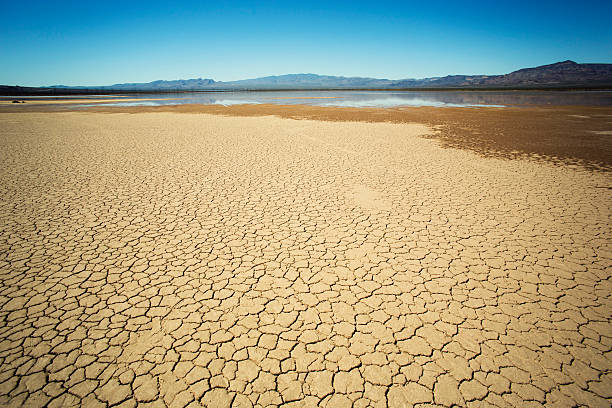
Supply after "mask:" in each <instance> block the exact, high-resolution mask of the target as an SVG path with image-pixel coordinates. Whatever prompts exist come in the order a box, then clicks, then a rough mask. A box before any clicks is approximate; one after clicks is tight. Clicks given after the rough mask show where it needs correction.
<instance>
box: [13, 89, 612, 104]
mask: <svg viewBox="0 0 612 408" xmlns="http://www.w3.org/2000/svg"><path fill="white" fill-rule="evenodd" d="M106 97H109V96H106ZM111 97H112V98H113V99H114V100H116V99H118V98H126V99H130V100H131V101H129V102H128V101H126V102H111V103H104V102H100V103H104V104H105V105H111V106H157V105H182V104H196V103H197V104H205V105H225V106H230V105H238V104H262V103H273V104H281V105H295V104H305V105H315V106H340V107H374V108H392V107H399V106H433V107H485V106H489V107H490V106H493V107H504V106H531V105H550V106H563V105H582V106H612V91H252V92H250V91H237V92H182V93H161V94H151V93H148V94H129V95H126V94H122V95H115V96H111ZM72 98H74V99H82V98H83V96H77V95H75V96H73V97H72ZM20 99H25V100H26V101H27V100H28V99H37V98H20ZM61 99H63V100H65V99H68V98H61ZM133 99H142V101H133ZM147 99H149V100H147ZM150 99H155V100H150ZM98 103H99V102H95V104H96V105H97V104H98ZM83 106H85V105H83ZM86 106H90V105H86Z"/></svg>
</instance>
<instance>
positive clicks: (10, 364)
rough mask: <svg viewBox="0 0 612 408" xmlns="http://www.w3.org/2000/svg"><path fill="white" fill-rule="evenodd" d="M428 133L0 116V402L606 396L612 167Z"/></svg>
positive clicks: (186, 117) (531, 401) (503, 402)
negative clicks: (502, 155) (492, 148)
mask: <svg viewBox="0 0 612 408" xmlns="http://www.w3.org/2000/svg"><path fill="white" fill-rule="evenodd" d="M430 132H431V129H430V128H428V127H426V126H423V125H418V124H389V123H354V122H351V123H348V122H346V123H342V122H317V121H310V120H290V119H280V118H274V117H221V116H213V115H197V114H175V113H139V114H104V113H74V112H73V113H65V112H63V113H23V114H17V113H15V114H2V115H0V143H1V148H0V159H1V160H0V162H1V163H2V166H1V167H0V174H1V182H0V368H1V369H0V405H2V406H49V407H61V406H75V405H83V406H87V407H96V406H100V407H111V406H113V407H114V406H121V407H134V406H142V407H157V406H160V407H161V406H172V407H187V406H188V407H196V406H210V407H229V406H235V407H266V406H280V405H282V406H296V407H304V406H306V407H307V406H328V407H350V406H354V407H369V406H374V407H376V406H381V407H383V406H390V407H404V406H413V405H416V406H442V407H449V406H453V405H457V406H470V407H472V406H473V407H478V406H502V407H504V406H515V407H536V406H560V407H571V406H577V405H578V406H580V405H582V406H591V407H609V406H610V401H611V398H612V364H611V358H612V354H611V346H612V325H611V319H612V299H611V292H612V285H611V282H610V271H611V268H612V244H611V240H612V234H611V227H610V225H611V218H612V213H611V206H610V203H611V202H612V191H611V190H610V189H609V188H601V187H602V186H603V187H609V186H611V185H612V177H611V176H610V173H597V172H591V171H588V170H586V169H582V168H568V167H564V166H559V165H554V164H546V163H542V162H533V161H529V160H513V161H511V160H500V159H495V158H483V157H479V156H477V155H475V154H473V153H471V152H468V151H462V150H455V149H442V148H440V147H439V145H438V144H437V143H436V142H435V141H434V140H430V139H427V138H422V137H419V136H423V135H427V134H428V133H430Z"/></svg>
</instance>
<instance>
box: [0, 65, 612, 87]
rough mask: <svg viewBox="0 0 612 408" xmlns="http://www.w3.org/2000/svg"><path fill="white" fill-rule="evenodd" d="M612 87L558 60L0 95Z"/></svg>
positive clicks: (610, 75) (606, 73) (595, 71)
mask: <svg viewBox="0 0 612 408" xmlns="http://www.w3.org/2000/svg"><path fill="white" fill-rule="evenodd" d="M571 87H579V88H602V87H608V88H612V64H578V63H576V62H574V61H569V60H568V61H563V62H557V63H555V64H550V65H542V66H539V67H535V68H524V69H520V70H518V71H514V72H511V73H509V74H505V75H448V76H445V77H434V78H422V79H399V80H391V79H377V78H362V77H342V76H329V75H316V74H288V75H277V76H267V77H262V78H253V79H243V80H239V81H226V82H222V81H215V80H213V79H202V78H197V79H179V80H173V81H163V80H159V81H153V82H147V83H126V84H115V85H109V86H95V87H83V86H81V87H79V86H72V87H70V86H65V85H54V86H51V87H47V88H26V87H12V86H1V85H0V94H3V95H26V94H45V93H46V94H61V93H86V92H90V93H92V92H93V91H108V92H112V91H115V92H128V91H147V92H155V91H159V92H164V91H165V92H170V91H192V90H193V91H198V90H210V91H213V90H262V89H266V90H274V89H279V90H280V89H411V88H431V89H436V88H467V89H487V88H502V89H504V88H507V89H521V88H524V89H528V88H571Z"/></svg>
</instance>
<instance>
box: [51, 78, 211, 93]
mask: <svg viewBox="0 0 612 408" xmlns="http://www.w3.org/2000/svg"><path fill="white" fill-rule="evenodd" d="M213 84H215V80H214V79H207V78H206V79H202V78H197V79H177V80H174V81H163V80H158V81H153V82H146V83H126V84H115V85H107V86H96V87H85V86H77V87H74V86H73V87H69V86H66V85H52V86H50V87H49V88H54V89H63V88H72V89H75V88H76V89H78V88H80V89H84V88H88V89H89V88H95V89H109V90H120V91H121V90H129V91H169V90H172V91H174V90H180V91H185V90H187V91H190V90H195V89H203V88H206V87H208V86H210V85H213Z"/></svg>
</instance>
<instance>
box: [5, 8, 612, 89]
mask: <svg viewBox="0 0 612 408" xmlns="http://www.w3.org/2000/svg"><path fill="white" fill-rule="evenodd" d="M0 10H1V11H0V59H1V61H2V63H1V64H0V84H9V85H17V84H18V85H26V86H41V85H52V84H65V85H109V84H113V83H119V82H148V81H153V80H156V79H179V78H198V77H203V78H213V79H215V80H234V79H244V78H254V77H259V76H265V75H277V74H286V73H318V74H327V75H343V76H368V77H377V78H390V79H400V78H422V77H429V76H442V75H447V74H500V73H507V72H510V71H513V70H515V69H519V68H523V67H529V66H536V65H542V64H548V63H553V62H557V61H561V60H566V59H572V60H574V61H577V62H607V63H612V24H611V23H610V18H611V16H612V2H610V1H607V2H604V1H601V2H593V1H591V2H589V1H582V2H563V1H550V2H549V1H538V0H532V1H528V2H522V1H508V2H495V1H462V2H442V1H435V0H433V1H418V2H410V1H401V2H386V1H364V2H361V1H351V2H332V1H321V2H318V1H300V2H288V1H285V2H280V1H279V2H273V1H258V2H255V1H254V2H248V1H240V0H236V1H232V2H223V1H211V2H205V1H182V2H181V1H176V2H166V1H164V2H161V1H160V2H158V1H154V0H152V1H146V2H144V1H143V2H140V1H127V0H126V1H123V2H113V1H100V2H95V1H93V0H91V1H90V0H81V1H51V0H47V1H23V0H21V1H14V0H0Z"/></svg>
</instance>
